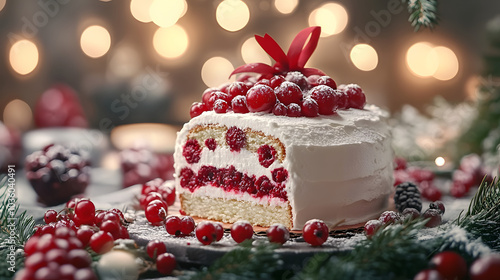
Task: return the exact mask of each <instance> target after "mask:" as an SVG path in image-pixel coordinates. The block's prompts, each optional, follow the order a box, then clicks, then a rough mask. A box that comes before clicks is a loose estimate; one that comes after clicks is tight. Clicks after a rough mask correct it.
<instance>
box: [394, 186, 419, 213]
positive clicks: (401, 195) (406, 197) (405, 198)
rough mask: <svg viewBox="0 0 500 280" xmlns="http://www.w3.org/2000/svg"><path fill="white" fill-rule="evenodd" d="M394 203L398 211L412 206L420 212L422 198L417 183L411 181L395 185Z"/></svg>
mask: <svg viewBox="0 0 500 280" xmlns="http://www.w3.org/2000/svg"><path fill="white" fill-rule="evenodd" d="M394 203H395V205H396V209H397V210H398V211H399V212H400V213H402V212H403V211H404V210H405V209H406V208H414V209H416V210H417V211H419V212H420V211H421V210H422V200H421V199H420V191H419V189H418V187H417V185H415V184H414V183H412V182H405V183H402V184H399V185H397V186H396V192H395V193H394Z"/></svg>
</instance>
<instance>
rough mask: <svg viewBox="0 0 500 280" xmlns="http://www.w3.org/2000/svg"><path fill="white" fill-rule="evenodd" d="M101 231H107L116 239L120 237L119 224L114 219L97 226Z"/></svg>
mask: <svg viewBox="0 0 500 280" xmlns="http://www.w3.org/2000/svg"><path fill="white" fill-rule="evenodd" d="M99 228H100V229H101V230H102V231H105V232H109V233H111V235H112V236H113V239H114V240H116V239H118V238H119V237H120V224H118V223H116V222H114V221H104V222H102V224H101V226H100V227H99Z"/></svg>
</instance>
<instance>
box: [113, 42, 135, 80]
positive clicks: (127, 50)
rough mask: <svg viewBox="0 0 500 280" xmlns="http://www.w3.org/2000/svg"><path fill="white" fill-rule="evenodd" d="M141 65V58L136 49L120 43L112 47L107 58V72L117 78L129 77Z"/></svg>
mask: <svg viewBox="0 0 500 280" xmlns="http://www.w3.org/2000/svg"><path fill="white" fill-rule="evenodd" d="M140 67H141V58H140V57H139V54H138V53H137V51H136V50H135V49H134V48H133V47H132V46H130V45H126V44H122V45H120V46H118V47H117V48H115V49H114V51H113V52H112V56H111V59H110V60H109V64H108V70H109V72H110V73H111V74H112V75H113V76H115V77H119V78H131V77H133V76H134V75H136V74H137V73H138V72H139V70H140Z"/></svg>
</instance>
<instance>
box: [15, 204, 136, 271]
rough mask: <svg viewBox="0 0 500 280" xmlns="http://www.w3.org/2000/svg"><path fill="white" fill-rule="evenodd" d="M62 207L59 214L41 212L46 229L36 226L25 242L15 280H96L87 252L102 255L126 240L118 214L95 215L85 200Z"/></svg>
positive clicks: (109, 212)
mask: <svg viewBox="0 0 500 280" xmlns="http://www.w3.org/2000/svg"><path fill="white" fill-rule="evenodd" d="M66 206H67V207H66V209H65V210H64V211H63V212H61V213H57V212H56V211H55V210H47V211H46V212H45V215H44V221H45V223H46V225H42V226H37V227H36V230H35V233H34V234H33V236H32V237H30V239H28V241H27V242H26V244H25V246H24V251H25V255H26V259H25V269H24V270H23V271H22V272H20V275H21V276H18V278H16V279H97V277H96V275H95V274H94V272H93V270H92V269H91V263H92V258H91V256H90V254H89V253H88V252H87V249H88V248H90V249H92V250H93V251H94V252H96V253H97V254H104V253H106V252H108V251H110V250H111V249H112V248H113V246H114V241H115V240H117V239H128V238H129V234H128V230H127V228H126V227H125V220H124V215H123V213H122V212H121V211H120V210H118V209H116V208H113V209H110V210H105V211H99V210H98V211H96V209H95V205H94V203H93V202H92V201H90V200H88V199H72V200H70V201H68V203H67V204H66ZM49 276H50V277H51V278H49Z"/></svg>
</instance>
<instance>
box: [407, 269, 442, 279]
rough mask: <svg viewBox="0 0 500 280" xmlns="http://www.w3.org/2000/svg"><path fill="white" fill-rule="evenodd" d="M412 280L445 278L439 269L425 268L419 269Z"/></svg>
mask: <svg viewBox="0 0 500 280" xmlns="http://www.w3.org/2000/svg"><path fill="white" fill-rule="evenodd" d="M413 280H445V279H444V278H443V276H441V274H439V271H437V270H435V269H425V270H422V271H420V272H419V273H418V274H417V275H415V277H414V278H413Z"/></svg>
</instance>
